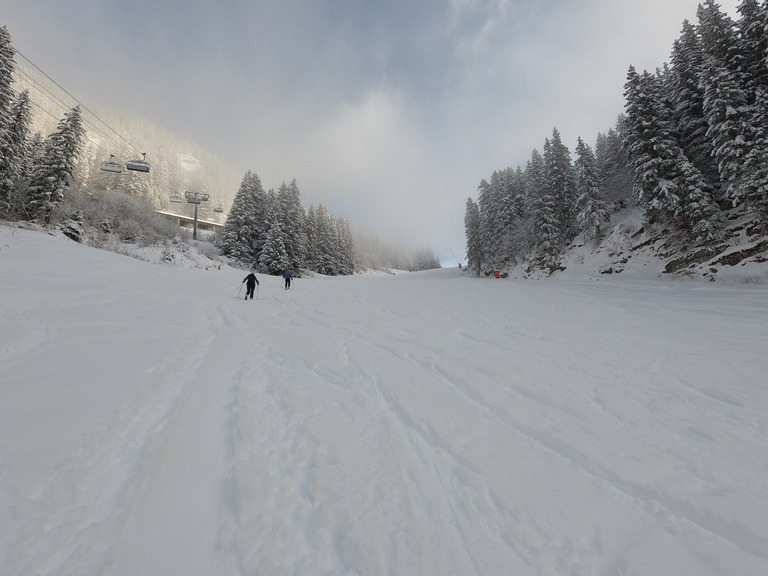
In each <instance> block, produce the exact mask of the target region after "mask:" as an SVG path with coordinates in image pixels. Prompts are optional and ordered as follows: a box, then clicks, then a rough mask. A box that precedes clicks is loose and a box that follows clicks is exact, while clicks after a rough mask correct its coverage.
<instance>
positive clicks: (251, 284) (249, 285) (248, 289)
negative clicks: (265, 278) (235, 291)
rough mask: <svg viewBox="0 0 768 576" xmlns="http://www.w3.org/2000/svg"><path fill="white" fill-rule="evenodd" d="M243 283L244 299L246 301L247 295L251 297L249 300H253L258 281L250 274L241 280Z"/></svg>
mask: <svg viewBox="0 0 768 576" xmlns="http://www.w3.org/2000/svg"><path fill="white" fill-rule="evenodd" d="M243 282H245V283H246V284H245V299H246V300H248V294H250V295H251V300H253V291H254V289H255V288H256V285H257V284H258V283H259V279H258V278H256V274H254V273H253V272H251V273H250V274H248V276H246V277H245V278H243Z"/></svg>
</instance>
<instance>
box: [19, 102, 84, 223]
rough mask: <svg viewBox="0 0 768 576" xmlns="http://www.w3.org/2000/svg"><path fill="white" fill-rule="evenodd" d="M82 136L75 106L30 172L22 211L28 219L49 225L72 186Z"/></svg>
mask: <svg viewBox="0 0 768 576" xmlns="http://www.w3.org/2000/svg"><path fill="white" fill-rule="evenodd" d="M84 136H85V129H84V128H83V120H82V116H81V113H80V106H75V107H74V108H73V109H72V110H70V111H69V112H67V113H66V114H65V115H64V118H62V119H61V121H60V122H59V125H58V128H57V131H56V132H54V133H53V134H51V135H50V136H49V137H48V139H47V140H46V141H45V148H44V153H43V157H42V158H41V160H40V162H39V163H38V164H37V165H36V166H35V167H34V168H33V175H32V181H31V182H30V184H29V186H28V187H27V190H26V196H25V200H24V210H25V212H26V214H27V215H28V217H29V218H30V219H35V220H39V221H41V222H44V223H45V224H48V223H49V222H50V219H51V213H52V212H53V210H54V208H56V206H58V205H59V203H60V202H61V201H62V199H63V198H64V194H65V193H66V190H67V189H68V188H69V186H70V185H71V182H72V174H73V172H74V170H75V165H76V163H77V156H78V154H79V152H80V149H81V147H82V142H83V137H84Z"/></svg>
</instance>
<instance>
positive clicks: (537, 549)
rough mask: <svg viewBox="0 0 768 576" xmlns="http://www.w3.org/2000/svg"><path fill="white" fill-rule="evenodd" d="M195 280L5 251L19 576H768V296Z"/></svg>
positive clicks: (633, 288) (650, 289) (2, 541)
mask: <svg viewBox="0 0 768 576" xmlns="http://www.w3.org/2000/svg"><path fill="white" fill-rule="evenodd" d="M185 258H187V259H186V260H185ZM164 260H165V258H164ZM171 260H173V261H174V262H175V263H176V264H177V266H175V267H174V266H158V265H155V264H151V263H148V262H144V261H141V260H138V259H132V258H127V257H125V256H121V255H118V254H114V253H110V252H106V251H100V250H97V249H93V248H89V247H85V246H82V245H79V244H76V243H74V242H72V241H69V240H67V239H65V238H63V237H61V236H54V235H48V234H45V233H41V232H34V231H29V230H20V229H13V228H10V227H6V226H0V370H1V371H2V378H1V379H0V519H1V520H2V521H0V566H1V567H2V570H0V572H2V574H4V575H9V576H21V575H25V576H26V575H30V574H34V575H38V576H43V575H54V574H55V575H57V576H67V575H90V574H105V575H106V574H109V575H111V576H123V575H125V576H128V575H130V576H136V575H139V574H140V575H142V576H153V575H158V576H159V575H163V576H167V575H170V574H179V575H181V574H183V575H184V576H192V575H200V576H203V575H205V576H210V575H212V574H216V575H256V574H258V575H282V574H296V575H304V574H306V575H319V574H328V575H331V574H333V575H335V574H345V575H346V574H361V575H376V574H392V575H410V574H414V575H415V574H419V575H435V576H438V575H439V576H445V575H451V574H454V575H457V576H467V575H472V574H482V575H512V574H513V575H516V576H525V575H531V576H533V575H536V576H541V575H552V576H554V575H565V574H567V575H585V576H586V575H590V576H591V575H605V576H608V575H612V576H613V575H649V576H651V575H652V576H664V575H669V576H680V575H697V576H709V575H723V576H725V575H727V576H732V575H737V574H738V575H740V576H758V575H764V574H768V458H767V457H766V456H767V452H766V445H768V444H767V443H768V386H766V381H767V380H766V373H767V372H768V355H767V354H766V351H768V287H766V286H765V285H757V284H730V285H729V284H725V283H721V282H715V283H709V282H706V281H684V282H667V281H663V280H660V279H658V271H657V270H652V271H649V272H648V273H647V274H645V275H643V274H641V272H640V271H641V269H642V267H641V266H637V267H635V272H634V273H633V275H625V274H623V273H622V274H619V275H617V274H612V275H601V276H600V281H595V280H594V279H592V280H590V279H589V278H588V277H587V276H584V277H580V276H578V275H577V274H576V273H575V272H574V271H573V269H572V270H571V272H570V274H571V276H567V275H566V273H563V274H561V275H559V276H557V277H555V278H552V279H549V280H546V281H516V280H512V279H507V280H494V279H487V278H482V279H475V278H469V277H466V276H464V275H462V273H461V272H460V271H458V270H457V269H444V270H437V271H431V272H423V273H411V274H408V273H403V274H399V273H398V274H395V275H383V274H381V275H379V274H368V275H359V276H355V277H340V278H306V279H301V278H300V279H298V280H297V281H296V283H295V286H294V289H292V290H290V291H285V290H283V289H282V287H281V282H280V280H279V279H277V278H274V277H267V276H259V279H260V281H261V284H260V286H259V292H258V300H253V301H247V302H246V301H243V300H242V292H240V293H239V294H240V298H237V296H238V290H239V288H240V286H241V280H242V278H243V277H244V276H245V272H243V271H240V270H235V269H233V268H230V267H228V266H226V265H225V266H221V267H220V268H219V267H218V266H211V267H208V269H202V268H200V267H198V268H195V267H192V266H191V265H190V266H186V265H181V266H179V265H178V264H180V263H183V262H189V261H190V260H189V257H188V255H187V256H186V257H183V255H180V256H179V257H178V258H175V259H174V258H171ZM166 261H167V260H166ZM243 292H244V289H243Z"/></svg>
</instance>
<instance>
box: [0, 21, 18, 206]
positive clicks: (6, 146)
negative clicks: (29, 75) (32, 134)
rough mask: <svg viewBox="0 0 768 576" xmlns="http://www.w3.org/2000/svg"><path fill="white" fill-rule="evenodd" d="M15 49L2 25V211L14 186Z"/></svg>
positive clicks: (0, 187) (0, 146) (0, 178)
mask: <svg viewBox="0 0 768 576" xmlns="http://www.w3.org/2000/svg"><path fill="white" fill-rule="evenodd" d="M14 54H15V51H14V49H13V45H12V43H11V34H10V32H8V28H7V27H5V26H2V27H0V213H6V214H7V213H8V212H9V210H10V200H11V198H10V192H11V188H12V184H11V182H12V173H11V168H10V167H11V165H12V164H13V158H9V157H8V154H9V152H10V151H11V150H12V145H11V142H10V141H9V140H10V125H11V114H12V112H11V104H12V102H13V100H14V92H13V88H12V87H11V84H13V71H14V59H13V56H14Z"/></svg>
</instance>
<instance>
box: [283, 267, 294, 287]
mask: <svg viewBox="0 0 768 576" xmlns="http://www.w3.org/2000/svg"><path fill="white" fill-rule="evenodd" d="M283 278H285V289H286V290H288V288H290V287H291V280H292V279H293V276H291V273H290V272H289V271H288V270H286V271H285V273H284V274H283Z"/></svg>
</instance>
